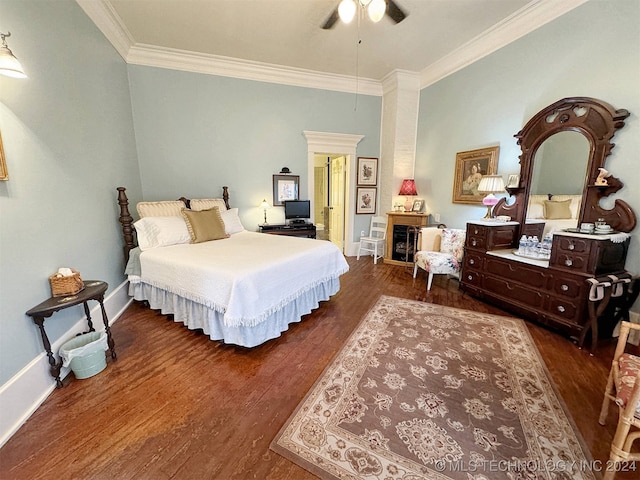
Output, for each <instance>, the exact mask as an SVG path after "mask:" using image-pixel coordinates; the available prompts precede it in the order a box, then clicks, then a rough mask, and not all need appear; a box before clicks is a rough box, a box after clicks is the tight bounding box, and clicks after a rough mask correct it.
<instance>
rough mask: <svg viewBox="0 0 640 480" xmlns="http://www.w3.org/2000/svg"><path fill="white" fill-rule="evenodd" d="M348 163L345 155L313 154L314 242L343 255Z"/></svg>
mask: <svg viewBox="0 0 640 480" xmlns="http://www.w3.org/2000/svg"><path fill="white" fill-rule="evenodd" d="M347 165H348V159H347V157H346V156H345V155H336V154H333V155H332V154H325V153H316V154H314V168H313V176H314V181H313V184H314V218H315V223H316V235H317V238H319V239H322V240H329V241H330V242H332V243H333V244H335V245H336V246H337V247H338V248H340V250H341V251H343V252H344V246H345V238H344V237H345V235H344V232H345V218H346V216H345V197H346V185H347V181H346V172H347V170H348V169H347Z"/></svg>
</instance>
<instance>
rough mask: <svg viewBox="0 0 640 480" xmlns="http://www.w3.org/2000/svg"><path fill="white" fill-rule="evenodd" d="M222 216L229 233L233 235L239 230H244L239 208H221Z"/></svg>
mask: <svg viewBox="0 0 640 480" xmlns="http://www.w3.org/2000/svg"><path fill="white" fill-rule="evenodd" d="M220 216H221V217H222V221H223V222H224V229H225V231H226V232H227V235H232V234H234V233H238V232H244V230H245V228H244V226H243V225H242V222H241V221H240V218H239V217H238V209H237V208H231V209H229V210H220Z"/></svg>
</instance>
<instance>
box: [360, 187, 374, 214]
mask: <svg viewBox="0 0 640 480" xmlns="http://www.w3.org/2000/svg"><path fill="white" fill-rule="evenodd" d="M376 192H377V188H366V187H357V188H356V214H358V215H361V214H371V213H376Z"/></svg>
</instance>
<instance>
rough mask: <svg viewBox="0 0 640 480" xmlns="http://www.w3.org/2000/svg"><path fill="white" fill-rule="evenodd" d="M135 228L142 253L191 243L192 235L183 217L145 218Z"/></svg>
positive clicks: (136, 223) (135, 224)
mask: <svg viewBox="0 0 640 480" xmlns="http://www.w3.org/2000/svg"><path fill="white" fill-rule="evenodd" d="M133 226H134V227H135V229H136V233H137V234H138V246H139V247H140V250H142V251H145V250H149V249H150V248H156V247H166V246H169V245H176V244H179V243H190V242H191V235H189V230H188V229H187V224H186V223H185V221H184V218H182V217H144V218H141V219H140V220H138V221H137V222H135V223H134V224H133Z"/></svg>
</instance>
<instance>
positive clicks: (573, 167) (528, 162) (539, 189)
mask: <svg viewBox="0 0 640 480" xmlns="http://www.w3.org/2000/svg"><path fill="white" fill-rule="evenodd" d="M628 116H629V112H628V111H627V110H624V109H621V110H615V109H614V108H613V107H612V106H611V105H609V104H607V103H605V102H603V101H601V100H596V99H593V98H588V97H570V98H564V99H562V100H559V101H558V102H556V103H554V104H552V105H549V106H548V107H546V108H545V109H543V110H541V111H540V112H538V113H537V114H536V115H535V116H534V117H533V118H532V119H531V120H529V122H528V123H527V124H526V125H525V126H524V128H523V129H522V130H521V131H520V132H518V133H517V134H516V135H515V137H516V138H517V139H518V144H519V145H520V147H521V149H522V154H521V155H520V183H519V184H518V186H517V187H509V188H507V191H508V192H509V194H510V195H512V196H513V197H515V200H514V202H513V203H512V204H511V205H508V204H507V202H506V200H504V199H503V200H501V201H500V202H499V203H498V204H497V205H496V207H495V208H494V213H495V215H508V216H510V217H511V218H512V219H513V220H516V221H518V222H519V223H520V224H521V225H522V224H523V222H525V220H526V219H527V218H535V215H534V214H533V212H527V206H528V205H530V202H529V199H530V197H531V198H532V199H533V197H532V196H534V195H535V196H542V195H548V194H555V195H562V197H576V201H575V202H574V203H575V204H574V205H573V208H574V209H576V210H575V213H574V216H575V218H573V219H572V221H573V222H574V223H575V225H572V226H573V227H575V226H576V225H579V224H580V223H582V222H592V223H593V222H595V221H596V220H597V219H599V218H603V219H604V220H605V222H606V223H608V224H609V225H611V226H612V227H613V229H614V230H616V231H621V232H630V231H631V230H633V228H634V227H635V225H636V216H635V213H634V212H633V210H632V209H631V207H630V206H629V205H628V204H627V203H626V202H624V201H622V200H618V199H617V200H616V201H615V202H614V206H613V208H611V209H609V210H606V209H604V208H602V207H601V206H600V199H601V198H604V197H607V196H609V195H611V194H612V193H615V192H617V191H618V190H620V189H621V188H622V186H623V183H622V182H621V181H620V180H619V179H617V178H616V177H614V176H612V175H609V174H608V172H606V170H604V168H605V161H606V158H607V157H608V156H609V155H610V154H611V149H612V148H613V147H614V144H613V143H612V142H611V139H612V138H613V136H614V134H615V132H616V130H618V129H619V128H622V127H623V126H624V120H625V119H626V118H627V117H628ZM604 175H608V176H606V177H604ZM599 176H600V178H598V177H599ZM580 196H581V197H580ZM531 205H533V204H531ZM530 209H532V208H530ZM567 227H569V225H567Z"/></svg>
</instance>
